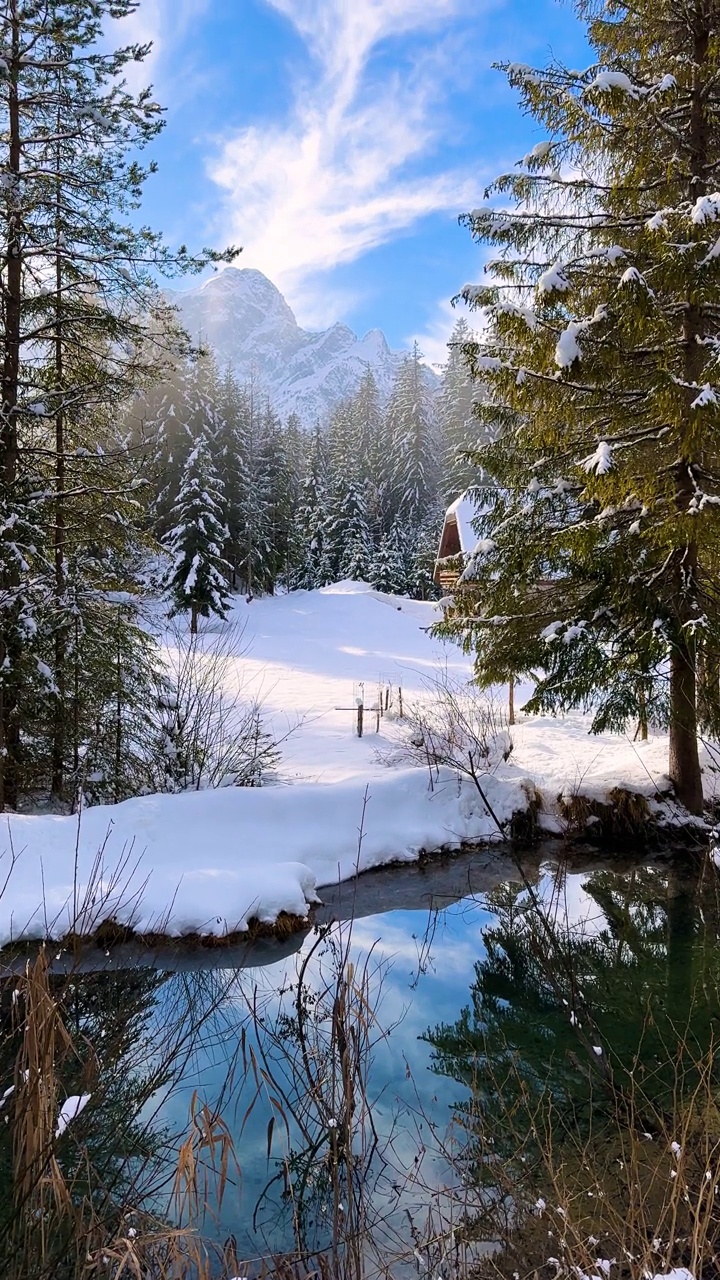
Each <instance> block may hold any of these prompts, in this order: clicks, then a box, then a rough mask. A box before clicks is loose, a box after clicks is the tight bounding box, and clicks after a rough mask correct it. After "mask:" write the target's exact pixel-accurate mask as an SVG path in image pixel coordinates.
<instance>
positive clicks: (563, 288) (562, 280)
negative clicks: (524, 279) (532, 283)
mask: <svg viewBox="0 0 720 1280" xmlns="http://www.w3.org/2000/svg"><path fill="white" fill-rule="evenodd" d="M569 288H570V281H569V280H568V277H567V276H566V275H565V269H564V267H563V264H562V263H561V262H556V263H555V265H554V266H553V267H548V269H547V271H543V273H542V275H541V276H540V279H539V280H538V282H537V289H538V293H567V291H568V289H569Z"/></svg>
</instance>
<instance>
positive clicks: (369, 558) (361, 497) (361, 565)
mask: <svg viewBox="0 0 720 1280" xmlns="http://www.w3.org/2000/svg"><path fill="white" fill-rule="evenodd" d="M333 516H334V518H333V524H332V530H331V534H332V538H333V541H334V544H335V547H336V549H337V550H338V551H339V552H340V555H339V561H338V577H339V578H340V579H341V580H342V579H343V578H351V579H352V580H353V581H355V582H367V580H368V578H369V577H370V573H371V566H372V562H373V557H374V548H373V540H372V534H371V532H370V526H369V523H368V517H367V499H366V496H365V492H364V491H363V490H362V489H361V488H359V487H358V486H356V485H353V484H352V482H350V483H348V484H346V485H343V486H342V488H341V489H340V490H339V491H338V492H337V493H336V496H335V505H334V508H333Z"/></svg>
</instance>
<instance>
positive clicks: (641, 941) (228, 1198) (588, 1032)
mask: <svg viewBox="0 0 720 1280" xmlns="http://www.w3.org/2000/svg"><path fill="white" fill-rule="evenodd" d="M406 876H407V880H406V881H405V883H406V891H407V898H408V900H409V902H410V904H411V909H408V907H407V906H402V905H401V904H402V885H403V882H404V879H405V877H406ZM714 876H715V872H714V871H712V869H711V870H710V874H708V875H705V874H703V875H701V874H700V873H697V874H695V875H690V874H681V873H680V872H679V871H677V870H675V869H672V868H670V867H669V866H663V865H654V866H643V867H635V868H627V869H621V868H618V867H615V868H613V869H607V868H605V869H589V870H585V871H578V870H576V869H575V870H569V869H568V868H567V867H561V866H559V865H557V864H552V865H546V866H544V867H541V866H540V865H539V864H538V863H537V862H536V861H535V862H529V863H527V864H525V865H524V866H523V867H522V868H520V867H513V866H512V865H510V864H504V865H503V864H501V863H500V862H499V860H498V858H497V857H496V856H494V858H493V859H489V858H474V859H473V858H466V859H464V860H463V859H455V860H454V861H452V862H450V861H448V862H445V863H443V864H438V866H437V867H436V868H435V874H433V868H432V867H431V866H428V867H426V868H412V869H411V870H410V874H408V873H407V872H405V871H402V872H393V873H387V872H386V873H383V874H378V875H377V876H376V877H367V878H363V879H364V885H363V882H360V884H359V885H358V886H357V887H356V889H355V890H353V894H352V901H349V897H348V895H349V891H348V889H347V887H344V888H343V889H342V890H339V891H338V893H337V894H336V895H335V897H334V898H331V899H330V900H329V901H328V903H327V905H326V908H325V917H326V919H331V918H332V917H333V916H334V915H335V914H337V915H341V916H342V915H346V916H347V915H351V914H353V912H354V913H355V917H356V918H355V919H354V921H353V923H352V926H350V924H348V923H345V924H334V925H326V924H325V923H323V922H322V921H321V922H320V923H319V924H318V926H317V927H316V928H315V929H314V930H313V931H311V932H310V933H309V934H308V935H307V936H306V937H305V938H299V939H296V940H295V941H294V942H293V943H290V944H288V943H286V944H284V949H283V950H282V951H278V950H275V951H273V950H272V949H270V950H269V951H266V953H265V956H264V957H263V960H264V961H265V962H264V963H255V964H252V963H250V962H251V961H252V960H253V957H252V955H243V956H234V957H228V956H225V955H223V954H222V953H216V954H215V955H212V956H210V957H209V956H208V953H205V954H204V955H202V954H201V953H198V952H196V953H194V954H193V955H192V956H188V955H187V954H185V955H181V954H180V955H175V956H171V955H169V954H168V955H167V956H166V957H165V961H164V967H163V958H162V957H154V959H155V961H156V962H157V961H159V963H160V966H161V967H160V968H159V969H156V968H152V967H150V968H148V967H145V965H143V964H139V963H138V959H139V958H138V957H137V956H135V957H134V958H133V957H132V956H131V955H129V954H124V953H123V952H122V951H121V950H120V949H117V948H116V949H113V948H110V954H109V955H108V956H101V957H95V961H96V962H97V960H98V959H100V960H101V962H102V963H103V964H104V965H106V968H105V971H104V972H101V973H97V972H92V968H91V963H92V957H88V956H85V957H83V960H82V965H81V971H79V972H78V971H75V968H74V966H73V964H72V963H71V962H70V960H69V959H68V958H67V957H61V959H60V960H59V961H58V962H57V965H56V968H58V969H62V968H66V969H67V970H69V973H68V972H66V973H57V974H56V976H55V977H54V979H53V982H54V984H55V991H56V994H57V998H58V999H59V1000H60V1001H61V1002H62V1004H63V1007H64V1009H65V1011H66V1021H67V1025H68V1029H69V1030H70V1032H71V1033H72V1039H73V1044H75V1043H76V1042H77V1043H78V1044H80V1045H81V1046H84V1048H83V1049H82V1051H81V1052H80V1053H79V1054H78V1053H76V1052H75V1050H74V1049H73V1051H72V1052H69V1053H68V1054H67V1055H66V1057H65V1058H62V1055H61V1058H62V1060H61V1061H60V1062H59V1066H58V1072H59V1076H58V1078H59V1083H60V1086H61V1091H62V1092H63V1093H64V1094H68V1093H83V1092H87V1091H90V1092H92V1094H93V1100H92V1103H91V1104H89V1105H88V1107H87V1109H86V1111H85V1112H84V1113H83V1115H82V1117H79V1118H78V1120H77V1122H74V1126H73V1129H72V1132H71V1133H70V1134H69V1135H68V1139H67V1142H66V1146H65V1147H64V1148H63V1150H62V1151H61V1153H60V1157H59V1158H60V1159H61V1160H62V1161H64V1167H66V1168H67V1170H68V1174H69V1177H70V1178H71V1181H72V1185H73V1186H75V1187H76V1188H77V1191H78V1194H79V1193H80V1191H81V1190H82V1186H83V1183H82V1177H83V1176H84V1175H83V1174H82V1173H81V1166H82V1160H83V1158H84V1159H85V1160H86V1166H85V1167H88V1166H89V1165H92V1166H93V1168H94V1169H95V1168H97V1170H98V1171H99V1172H100V1175H101V1176H100V1185H102V1187H103V1194H104V1195H105V1196H106V1199H107V1202H108V1204H110V1203H112V1205H113V1206H114V1210H113V1212H114V1213H115V1218H116V1220H117V1221H116V1225H118V1224H119V1225H121V1224H122V1221H123V1220H124V1217H125V1215H126V1214H127V1213H128V1211H129V1209H134V1208H137V1206H138V1205H141V1204H142V1205H144V1206H151V1207H152V1209H153V1211H154V1212H155V1213H157V1215H158V1217H159V1218H160V1219H163V1220H166V1221H169V1222H171V1221H177V1219H178V1212H179V1210H178V1203H179V1201H178V1197H177V1195H176V1194H175V1195H174V1194H173V1193H174V1192H177V1183H176V1181H175V1179H176V1172H177V1157H178V1150H179V1148H180V1144H181V1142H182V1140H183V1137H184V1136H186V1135H187V1132H188V1117H189V1114H190V1112H191V1111H192V1112H193V1113H194V1115H195V1117H196V1119H195V1121H194V1122H193V1128H194V1132H195V1138H196V1139H197V1142H198V1144H199V1145H198V1146H197V1152H199V1153H200V1155H199V1157H198V1167H201V1166H202V1168H203V1169H204V1170H205V1166H206V1165H208V1164H209V1163H211V1159H210V1146H209V1145H206V1146H204V1147H203V1146H202V1142H201V1141H200V1139H199V1138H198V1134H200V1133H201V1131H202V1133H205V1134H206V1135H207V1133H208V1132H211V1133H212V1134H214V1135H216V1136H218V1135H222V1134H223V1133H226V1134H227V1135H228V1136H229V1137H231V1138H232V1141H233V1144H234V1155H235V1159H228V1161H227V1164H226V1166H225V1185H224V1196H223V1197H222V1199H219V1198H217V1197H216V1195H215V1190H214V1187H216V1184H214V1183H213V1181H212V1179H211V1178H208V1180H207V1184H206V1188H205V1191H204V1193H203V1196H199V1197H198V1198H197V1199H196V1200H195V1201H193V1200H192V1197H186V1198H185V1200H184V1201H183V1204H184V1214H185V1219H184V1221H185V1222H186V1223H187V1222H188V1220H190V1219H192V1225H194V1226H197V1227H201V1228H202V1230H203V1231H204V1232H205V1233H206V1234H207V1235H208V1237H210V1238H212V1239H214V1240H215V1241H216V1243H217V1244H218V1245H219V1246H221V1247H220V1249H219V1252H218V1253H217V1255H216V1257H215V1259H214V1260H213V1261H212V1264H211V1270H210V1274H217V1275H218V1276H220V1275H228V1274H229V1275H233V1274H240V1270H236V1269H235V1268H236V1266H238V1267H239V1265H240V1262H242V1263H243V1267H244V1269H243V1271H242V1274H243V1275H245V1274H252V1273H253V1272H255V1271H257V1270H259V1268H260V1266H261V1260H263V1259H267V1258H269V1257H271V1256H276V1255H278V1254H279V1253H282V1252H290V1251H298V1250H299V1251H300V1253H301V1254H302V1256H303V1257H304V1259H305V1262H306V1264H307V1266H310V1263H311V1260H312V1258H313V1257H314V1256H316V1255H317V1254H318V1252H322V1251H325V1253H326V1256H327V1257H328V1258H329V1259H330V1263H331V1268H332V1269H334V1270H335V1271H336V1272H338V1273H339V1271H340V1270H341V1269H344V1273H345V1274H348V1251H349V1250H351V1249H353V1248H357V1247H359V1248H360V1252H361V1253H363V1256H362V1258H361V1257H358V1258H357V1259H356V1267H355V1271H356V1272H357V1273H358V1274H359V1272H360V1271H361V1270H362V1271H364V1273H365V1274H367V1273H368V1270H369V1269H370V1268H369V1266H368V1260H367V1257H366V1256H365V1254H364V1252H363V1251H364V1248H365V1246H364V1245H361V1246H358V1244H357V1242H358V1240H361V1239H362V1238H363V1237H365V1238H368V1239H370V1238H371V1239H372V1242H373V1247H374V1250H375V1255H376V1262H377V1256H378V1255H380V1256H381V1257H382V1260H383V1265H385V1266H389V1265H394V1266H395V1269H396V1274H397V1273H398V1271H397V1267H398V1266H399V1264H400V1262H401V1261H402V1260H403V1259H404V1260H407V1259H408V1258H411V1259H412V1258H413V1257H416V1256H417V1253H418V1250H419V1252H420V1253H421V1254H422V1256H423V1258H424V1259H425V1263H424V1264H423V1265H429V1264H428V1258H429V1253H428V1240H429V1239H430V1237H431V1236H432V1238H433V1239H434V1240H435V1242H436V1243H437V1242H438V1241H440V1240H441V1239H442V1237H443V1233H447V1231H448V1229H449V1225H450V1224H452V1223H456V1224H459V1223H461V1222H463V1223H464V1224H465V1225H464V1227H463V1230H466V1229H467V1223H468V1215H469V1214H470V1215H471V1216H472V1215H475V1218H476V1219H477V1215H482V1212H483V1207H485V1208H487V1206H488V1203H489V1202H488V1200H487V1189H489V1190H490V1192H491V1194H492V1196H494V1201H493V1203H496V1202H497V1189H498V1187H499V1186H500V1185H501V1184H502V1178H501V1177H500V1176H499V1169H500V1168H501V1167H502V1168H503V1169H505V1168H507V1169H508V1170H509V1169H511V1167H513V1166H517V1167H519V1166H520V1164H521V1163H522V1165H523V1176H525V1174H526V1171H527V1169H528V1168H530V1167H532V1168H533V1169H534V1170H535V1172H537V1165H532V1160H533V1158H535V1159H537V1148H538V1144H539V1143H540V1142H541V1140H542V1138H543V1133H544V1130H543V1119H542V1117H543V1108H547V1106H549V1105H550V1104H552V1106H553V1107H555V1108H558V1109H559V1110H560V1111H561V1112H562V1114H563V1116H564V1122H563V1123H564V1124H565V1126H566V1131H567V1133H568V1134H570V1133H571V1131H572V1133H573V1134H574V1135H577V1133H579V1132H583V1133H584V1134H585V1135H586V1136H591V1137H592V1138H593V1141H595V1140H598V1134H599V1131H600V1130H599V1126H601V1125H602V1123H605V1122H607V1123H608V1124H610V1123H611V1122H612V1121H613V1120H614V1119H615V1118H616V1115H617V1106H618V1097H622V1096H624V1097H626V1098H627V1100H628V1112H627V1114H628V1116H630V1115H631V1114H632V1116H633V1124H636V1127H637V1128H638V1130H639V1131H642V1133H645V1134H650V1135H651V1136H656V1135H660V1134H661V1133H663V1134H664V1133H665V1128H666V1125H665V1119H664V1117H666V1116H667V1114H669V1113H671V1112H673V1108H675V1107H676V1103H677V1098H678V1095H682V1096H686V1095H688V1094H689V1093H690V1092H691V1091H692V1090H693V1089H694V1088H695V1087H696V1086H697V1083H698V1072H699V1067H698V1065H697V1064H698V1063H699V1062H700V1060H701V1059H702V1057H703V1054H705V1053H706V1051H707V1049H708V1046H709V1045H710V1044H711V1043H712V1040H713V1037H714V1034H715V1032H716V1028H717V1025H718V1017H719V1016H720V1008H719V1001H718V978H719V976H720V974H719V965H720V949H719V948H718V928H719V927H720V912H719V911H718V898H717V893H716V883H715V879H714ZM363 895H364V896H363ZM328 897H329V898H330V895H328ZM383 904H384V905H386V906H388V907H390V908H391V909H390V910H388V911H380V910H379V908H380V907H381V906H382V905H383ZM293 946H297V948H298V949H297V951H295V952H293V951H292V950H291V948H292V947H293ZM144 959H147V957H144ZM131 960H133V963H132V965H131V963H130V961H131ZM208 960H211V962H212V963H213V964H214V965H215V966H217V965H218V963H219V962H223V963H225V964H227V962H228V960H232V962H233V963H232V965H231V966H228V967H222V968H220V967H214V968H207V967H205V968H203V967H202V966H203V965H205V966H207V964H208ZM120 965H123V966H124V967H122V968H121V967H120ZM111 966H112V967H111ZM15 982H16V979H15V977H13V976H12V975H11V976H8V977H7V978H6V979H5V982H4V990H3V1001H2V1007H1V1012H2V1017H3V1031H4V1034H3V1038H2V1057H1V1058H0V1070H2V1073H3V1074H2V1080H5V1079H7V1081H8V1083H9V1082H10V1081H11V1080H12V1078H13V1071H14V1067H15V1061H16V1056H17V1053H18V1050H19V1048H20V1047H21V1039H22V1027H21V1022H20V1021H19V1020H18V1019H17V1017H16V1016H15V1014H14V1012H13V1010H14V1006H13V994H12V993H13V989H14V984H15ZM428 1028H430V1030H428ZM713 1070H714V1068H713ZM0 1083H2V1081H0ZM3 1087H5V1086H3ZM0 1092H2V1089H0ZM201 1103H204V1104H206V1105H207V1111H206V1112H204V1113H203V1117H204V1118H201V1120H199V1119H198V1116H199V1115H200V1112H199V1108H200V1106H201ZM203 1125H205V1126H206V1127H205V1129H203ZM208 1126H209V1128H208ZM11 1127H12V1126H10V1125H8V1126H7V1127H5V1126H1V1125H0V1176H1V1177H3V1179H4V1181H5V1184H6V1186H7V1187H9V1186H10V1184H11V1182H12V1170H11V1164H12V1137H11ZM3 1129H4V1130H5V1131H4V1132H3ZM518 1135H520V1138H521V1140H520V1141H519V1140H518ZM218 1142H219V1143H220V1137H219V1136H218ZM221 1145H222V1144H221V1143H220V1147H219V1148H218V1150H220V1148H221ZM533 1147H534V1150H533ZM528 1161H530V1164H528V1163H527V1162H528ZM533 1176H535V1175H533ZM73 1180H74V1181H73ZM533 1194H534V1193H533ZM203 1200H205V1201H206V1203H205V1204H204V1205H203V1203H202V1202H203ZM12 1204H13V1201H12V1195H11V1194H9V1193H8V1194H6V1195H5V1196H4V1197H3V1198H2V1200H1V1201H0V1215H4V1216H0V1227H1V1229H2V1232H3V1238H7V1239H11V1238H12V1231H13V1225H12V1224H13V1221H14V1217H16V1216H17V1215H16V1214H15V1215H14V1211H13V1208H12ZM203 1208H204V1209H205V1210H206V1212H205V1213H204V1214H203ZM201 1218H203V1219H204V1220H203V1221H201V1220H200V1219H201ZM496 1229H497V1223H496V1222H495V1224H494V1226H493V1230H496ZM489 1231H490V1228H489V1226H488V1227H487V1230H485V1228H484V1227H483V1226H482V1225H481V1226H480V1227H479V1228H478V1230H477V1235H478V1236H480V1237H482V1236H483V1232H484V1233H485V1235H486V1236H488V1233H489ZM458 1238H459V1233H458ZM492 1238H497V1237H492ZM438 1247H440V1246H439V1245H438ZM341 1253H342V1255H343V1257H342V1260H341V1258H340V1254H341ZM341 1261H342V1267H341ZM413 1265H415V1264H414V1263H413ZM3 1274H5V1271H3ZM7 1274H8V1275H9V1274H10V1272H9V1271H8V1272H7ZM58 1274H59V1272H58Z"/></svg>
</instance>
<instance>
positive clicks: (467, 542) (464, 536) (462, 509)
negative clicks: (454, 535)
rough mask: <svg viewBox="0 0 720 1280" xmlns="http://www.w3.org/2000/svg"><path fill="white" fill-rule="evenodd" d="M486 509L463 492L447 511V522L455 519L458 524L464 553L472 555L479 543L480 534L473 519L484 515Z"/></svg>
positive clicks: (461, 548) (461, 547)
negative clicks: (474, 526) (476, 530)
mask: <svg viewBox="0 0 720 1280" xmlns="http://www.w3.org/2000/svg"><path fill="white" fill-rule="evenodd" d="M484 510H486V508H485V507H484V506H482V505H481V504H479V503H478V502H477V500H476V499H475V498H473V497H471V496H470V494H469V493H461V494H460V497H459V498H456V499H455V501H454V502H452V503H451V504H450V506H449V507H448V509H447V511H446V512H445V522H446V523H447V521H448V520H454V521H455V524H456V525H457V531H458V538H459V540H460V550H461V551H462V552H463V554H464V555H470V553H471V552H472V551H474V549H475V547H476V545H477V540H478V534H477V533H476V532H475V530H474V529H473V520H475V519H477V517H478V516H479V515H482V513H483V511H484Z"/></svg>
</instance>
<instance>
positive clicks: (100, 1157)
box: [0, 967, 232, 1280]
mask: <svg viewBox="0 0 720 1280" xmlns="http://www.w3.org/2000/svg"><path fill="white" fill-rule="evenodd" d="M230 981H232V976H230V977H226V978H225V979H223V980H222V981H219V980H217V979H216V977H215V976H214V975H212V974H191V975H182V974H179V975H174V974H168V973H162V972H157V971H155V970H153V969H151V968H145V967H137V968H132V969H126V970H123V971H119V972H116V973H113V972H100V973H83V972H76V973H73V974H70V975H69V976H50V977H49V979H48V981H47V984H46V996H47V1004H46V1007H47V1010H48V1018H47V1019H46V1021H48V1020H49V1016H50V1012H51V1011H52V1017H53V1018H54V1019H55V1025H54V1027H53V1030H52V1034H50V1033H48V1036H47V1052H48V1062H47V1067H48V1071H47V1080H48V1081H51V1084H50V1085H49V1086H48V1085H46V1082H45V1081H44V1080H39V1081H38V1082H37V1083H36V1085H35V1087H34V1088H33V1087H31V1086H32V1081H31V1082H30V1084H28V1083H23V1075H24V1072H23V1064H24V1063H25V1062H26V1061H27V1060H28V1059H27V1043H26V1037H27V1026H28V1023H29V1018H28V1016H27V1015H28V1007H29V1006H27V1005H26V996H27V999H28V1001H29V1000H30V996H29V994H28V992H29V990H30V986H29V983H25V982H24V981H23V980H20V981H19V982H18V980H17V979H15V978H8V979H6V980H5V981H4V982H3V984H2V988H1V990H0V1093H2V1092H3V1091H4V1090H5V1089H8V1088H9V1087H10V1086H11V1085H13V1084H14V1085H15V1089H14V1092H13V1094H12V1095H11V1096H9V1097H8V1098H7V1099H6V1105H5V1107H4V1114H5V1116H7V1123H5V1124H2V1123H0V1275H2V1276H3V1277H4V1278H7V1280H10V1277H15V1276H17V1277H23V1278H25V1277H30V1276H32V1277H45V1276H52V1277H53V1280H65V1277H68V1278H69V1277H74V1276H75V1275H76V1274H80V1273H81V1272H82V1273H83V1274H84V1268H85V1264H86V1262H87V1254H88V1252H90V1253H92V1250H93V1248H94V1247H97V1246H98V1242H110V1241H112V1240H114V1239H115V1238H116V1237H118V1236H119V1235H125V1236H126V1235H127V1232H128V1230H129V1229H130V1228H131V1226H132V1224H133V1223H137V1224H138V1226H139V1225H140V1223H139V1217H134V1216H130V1217H128V1215H133V1214H136V1213H137V1214H138V1215H140V1214H143V1213H147V1212H148V1211H149V1212H151V1213H153V1212H156V1213H158V1214H159V1217H158V1219H157V1220H158V1221H159V1222H161V1221H162V1208H161V1206H165V1207H166V1206H167V1204H168V1201H169V1191H170V1187H171V1180H172V1174H173V1172H174V1170H175V1162H176V1159H177V1142H176V1137H175V1135H173V1134H172V1133H171V1132H170V1131H169V1129H168V1128H167V1127H166V1126H163V1125H161V1124H159V1123H158V1119H157V1108H158V1105H159V1102H160V1099H161V1098H163V1097H164V1096H165V1095H166V1092H167V1090H168V1089H169V1088H170V1087H171V1086H172V1084H173V1083H175V1082H177V1081H178V1080H179V1079H180V1078H181V1077H182V1074H183V1072H184V1070H185V1069H186V1067H187V1065H188V1062H189V1060H190V1058H191V1055H192V1054H193V1053H195V1052H197V1051H198V1046H199V1043H200V1042H201V1041H202V1040H203V1039H205V1040H207V1039H209V1038H210V1037H212V1036H213V1035H216V1034H220V1032H219V1031H218V1028H217V1027H215V1025H214V1022H215V1018H216V1015H217V1016H220V1010H221V1009H222V1008H223V1007H224V1006H225V995H226V993H227V986H228V982H230ZM18 993H20V995H19V998H18ZM43 1016H44V1015H43ZM42 1020H43V1017H41V1018H40V1022H42ZM46 1030H47V1028H45V1027H43V1026H42V1025H40V1026H35V1027H34V1028H33V1034H34V1035H36V1037H40V1038H42V1037H43V1036H44V1035H45V1034H46ZM40 1074H41V1075H42V1073H40ZM47 1089H49V1091H50V1092H51V1094H52V1097H51V1099H50V1109H51V1115H52V1116H53V1117H54V1116H56V1115H57V1110H58V1107H59V1105H60V1104H61V1102H62V1100H63V1099H64V1098H65V1097H69V1096H73V1095H79V1094H90V1095H91V1096H90V1101H89V1103H88V1104H87V1106H86V1107H85V1109H84V1110H83V1111H82V1113H81V1114H80V1115H78V1116H77V1118H76V1119H74V1120H73V1121H72V1123H71V1124H70V1125H69V1126H68V1128H67V1131H66V1133H65V1134H64V1135H62V1136H61V1137H60V1138H59V1139H58V1140H57V1141H55V1140H52V1132H51V1130H52V1127H53V1125H54V1120H53V1122H52V1124H51V1126H50V1130H49V1131H48V1134H49V1145H48V1147H47V1148H46V1149H45V1150H43V1151H41V1152H40V1155H39V1157H38V1156H37V1155H36V1156H35V1157H31V1156H30V1155H28V1156H27V1163H26V1165H25V1169H24V1170H23V1159H22V1142H23V1140H24V1135H25V1134H26V1133H27V1132H29V1131H30V1132H31V1131H32V1128H33V1119H32V1116H30V1117H29V1116H28V1110H27V1109H28V1107H36V1106H39V1107H40V1109H41V1110H42V1106H43V1101H42V1098H43V1091H44V1090H47ZM0 1114H1V1113H0ZM41 1119H42V1118H40V1119H39V1121H38V1123H41ZM28 1124H29V1126H30V1129H29V1130H28V1128H27V1127H25V1126H27V1125H28ZM45 1125H46V1128H47V1121H45ZM18 1139H20V1144H19V1142H18ZM18 1155H19V1156H20V1160H19V1162H18ZM53 1161H57V1168H58V1170H59V1172H60V1174H61V1176H62V1182H63V1183H64V1188H65V1189H66V1192H67V1195H66V1193H65V1191H64V1190H63V1192H62V1194H61V1196H60V1201H59V1202H58V1203H56V1202H55V1200H57V1197H55V1200H53V1193H52V1191H48V1190H47V1189H45V1188H44V1184H51V1183H52V1182H53ZM25 1174H27V1177H25V1176H24V1175H25ZM56 1181H59V1180H56ZM63 1200H64V1203H62V1201H63ZM39 1204H41V1205H42V1207H41V1208H38V1205H39ZM45 1220H47V1224H48V1225H47V1227H46V1224H45ZM133 1233H134V1228H133ZM78 1268H79V1270H78Z"/></svg>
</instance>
